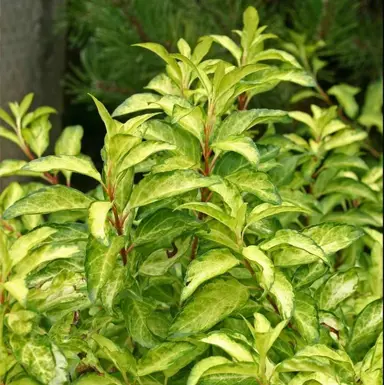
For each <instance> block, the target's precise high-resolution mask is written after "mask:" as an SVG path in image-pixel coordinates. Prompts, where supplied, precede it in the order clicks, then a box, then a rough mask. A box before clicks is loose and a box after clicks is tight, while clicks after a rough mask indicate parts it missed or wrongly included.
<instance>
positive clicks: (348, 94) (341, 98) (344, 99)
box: [327, 84, 360, 118]
mask: <svg viewBox="0 0 384 385" xmlns="http://www.w3.org/2000/svg"><path fill="white" fill-rule="evenodd" d="M359 92H360V88H358V87H352V86H350V85H348V84H337V85H335V86H332V87H331V88H330V89H329V90H328V91H327V93H328V94H329V95H333V96H335V97H336V99H337V101H338V102H339V103H340V104H341V106H342V107H343V109H344V111H345V114H346V115H347V116H348V117H350V118H355V117H356V115H357V113H358V112H359V105H358V104H357V102H356V100H355V95H357V94H358V93H359Z"/></svg>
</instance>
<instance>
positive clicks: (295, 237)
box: [260, 230, 327, 261]
mask: <svg viewBox="0 0 384 385" xmlns="http://www.w3.org/2000/svg"><path fill="white" fill-rule="evenodd" d="M282 244H288V245H291V246H294V247H297V248H298V249H302V250H305V251H307V252H308V253H310V254H313V255H315V256H316V257H318V258H321V259H323V260H325V261H327V260H326V258H325V255H324V251H323V250H322V249H321V247H320V246H319V245H317V244H316V242H315V241H314V240H312V239H311V238H310V237H309V236H307V235H304V234H301V233H299V232H298V231H296V230H279V231H277V232H276V234H275V236H274V237H273V238H272V239H270V240H269V241H264V242H263V243H262V244H261V245H260V248H261V249H262V250H271V249H273V248H274V247H277V246H280V245H282Z"/></svg>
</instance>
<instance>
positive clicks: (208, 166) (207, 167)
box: [190, 103, 216, 260]
mask: <svg viewBox="0 0 384 385" xmlns="http://www.w3.org/2000/svg"><path fill="white" fill-rule="evenodd" d="M214 111H215V105H214V104H212V103H209V106H208V116H207V120H206V123H205V126H204V146H203V159H204V170H203V175H204V176H209V175H210V174H211V172H212V169H213V165H214V162H216V159H215V157H214V158H213V160H212V163H211V162H210V157H211V155H212V149H211V148H210V146H209V139H210V136H211V131H212V128H213V125H214V122H215V114H214ZM211 197H212V194H210V192H209V190H208V189H207V188H203V189H201V201H202V202H208V201H209V200H210V199H211ZM198 218H199V219H202V218H204V215H203V214H201V213H199V215H198ZM198 244H199V239H198V238H197V237H196V236H195V238H194V239H193V242H192V248H191V257H190V258H191V260H193V259H195V258H196V252H197V246H198Z"/></svg>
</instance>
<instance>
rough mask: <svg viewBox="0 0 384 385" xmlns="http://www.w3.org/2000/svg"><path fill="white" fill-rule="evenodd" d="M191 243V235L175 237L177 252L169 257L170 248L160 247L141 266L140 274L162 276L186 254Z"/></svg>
mask: <svg viewBox="0 0 384 385" xmlns="http://www.w3.org/2000/svg"><path fill="white" fill-rule="evenodd" d="M190 244H191V239H190V237H185V238H184V239H183V238H178V239H175V242H174V250H175V251H176V254H175V255H173V256H172V258H170V257H169V250H164V249H159V250H156V251H154V252H153V253H152V254H150V255H149V256H148V258H146V260H145V261H144V262H143V264H142V265H141V266H140V269H139V272H140V274H143V275H149V276H161V275H164V274H166V273H167V271H168V270H169V269H170V268H171V267H172V266H173V265H174V264H176V263H177V262H178V261H179V259H180V258H181V257H183V256H184V255H185V254H186V252H187V251H188V250H189V249H190Z"/></svg>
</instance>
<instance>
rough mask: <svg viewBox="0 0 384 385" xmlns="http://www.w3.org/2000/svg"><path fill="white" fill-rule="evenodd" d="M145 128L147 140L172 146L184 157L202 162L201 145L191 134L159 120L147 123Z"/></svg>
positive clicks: (144, 125)
mask: <svg viewBox="0 0 384 385" xmlns="http://www.w3.org/2000/svg"><path fill="white" fill-rule="evenodd" d="M143 127H144V128H143V131H144V138H145V139H147V140H153V141H161V142H166V143H169V144H172V145H174V146H176V148H177V149H176V151H175V152H178V153H180V154H182V155H184V156H185V157H187V158H188V159H191V161H193V162H196V163H197V162H200V158H201V147H200V143H199V141H198V139H197V138H195V137H194V136H193V135H192V134H191V133H189V132H187V131H186V130H180V129H179V127H178V126H175V125H170V124H167V123H165V122H163V121H161V120H158V119H152V120H149V121H147V122H145V123H144V124H143Z"/></svg>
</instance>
